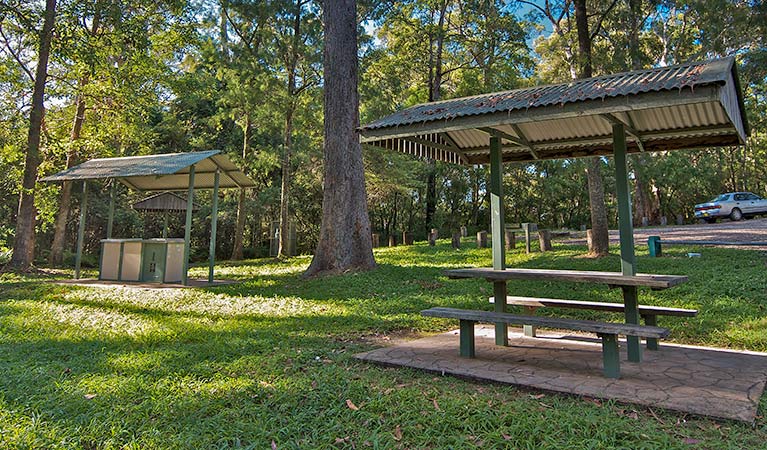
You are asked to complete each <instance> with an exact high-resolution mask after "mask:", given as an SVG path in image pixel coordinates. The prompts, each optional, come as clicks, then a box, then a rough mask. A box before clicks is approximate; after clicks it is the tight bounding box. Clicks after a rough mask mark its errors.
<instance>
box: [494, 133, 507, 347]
mask: <svg viewBox="0 0 767 450" xmlns="http://www.w3.org/2000/svg"><path fill="white" fill-rule="evenodd" d="M490 222H491V226H492V232H493V242H492V243H493V269H494V270H504V269H505V268H506V253H505V252H506V247H505V244H504V242H503V240H504V234H505V228H506V226H505V223H504V222H505V220H504V207H503V160H502V154H501V139H500V138H499V137H497V136H491V137H490ZM506 292H507V291H506V282H505V281H496V282H494V283H493V295H494V296H495V298H496V299H497V301H496V302H495V311H496V312H506ZM495 344H496V345H502V346H507V345H509V331H508V325H507V324H506V323H500V322H499V323H496V324H495Z"/></svg>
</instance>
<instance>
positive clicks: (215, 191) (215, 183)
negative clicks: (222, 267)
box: [208, 170, 220, 283]
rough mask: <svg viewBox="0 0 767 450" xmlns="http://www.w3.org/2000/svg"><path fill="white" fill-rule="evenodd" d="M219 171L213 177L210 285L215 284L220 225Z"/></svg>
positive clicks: (209, 264)
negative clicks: (217, 227) (218, 227)
mask: <svg viewBox="0 0 767 450" xmlns="http://www.w3.org/2000/svg"><path fill="white" fill-rule="evenodd" d="M219 175H220V174H219V171H218V170H216V174H215V175H213V207H212V209H211V212H210V214H211V217H210V250H209V254H210V256H209V259H208V283H212V282H213V266H214V265H215V264H216V225H217V223H218V178H219Z"/></svg>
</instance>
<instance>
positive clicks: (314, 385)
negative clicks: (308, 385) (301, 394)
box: [312, 381, 317, 389]
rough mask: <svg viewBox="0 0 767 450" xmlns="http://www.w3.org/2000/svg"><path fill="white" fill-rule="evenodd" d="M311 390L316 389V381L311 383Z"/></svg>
mask: <svg viewBox="0 0 767 450" xmlns="http://www.w3.org/2000/svg"><path fill="white" fill-rule="evenodd" d="M312 389H317V381H312Z"/></svg>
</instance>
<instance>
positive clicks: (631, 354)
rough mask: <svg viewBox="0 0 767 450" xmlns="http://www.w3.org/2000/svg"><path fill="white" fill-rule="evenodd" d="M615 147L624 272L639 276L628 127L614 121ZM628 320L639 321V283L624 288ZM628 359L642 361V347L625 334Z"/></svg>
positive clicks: (637, 340)
mask: <svg viewBox="0 0 767 450" xmlns="http://www.w3.org/2000/svg"><path fill="white" fill-rule="evenodd" d="M613 150H614V157H615V191H616V195H617V197H618V228H619V230H620V243H621V272H622V273H623V275H625V276H634V275H636V255H635V254H634V229H633V225H632V223H631V191H630V189H629V180H628V168H627V164H626V129H625V125H623V123H614V124H613ZM623 303H624V311H625V315H626V323H633V324H639V304H638V303H639V302H638V293H637V288H636V286H627V287H624V288H623ZM626 344H627V349H628V359H629V361H633V362H640V361H641V360H642V346H641V343H640V342H639V337H638V336H626Z"/></svg>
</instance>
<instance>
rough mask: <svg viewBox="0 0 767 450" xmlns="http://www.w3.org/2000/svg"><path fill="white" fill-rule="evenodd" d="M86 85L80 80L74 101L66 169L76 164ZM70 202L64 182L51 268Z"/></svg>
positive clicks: (60, 246) (69, 187) (61, 241)
mask: <svg viewBox="0 0 767 450" xmlns="http://www.w3.org/2000/svg"><path fill="white" fill-rule="evenodd" d="M87 84H88V78H87V77H83V78H81V79H80V83H79V85H80V86H79V88H80V94H78V95H77V98H76V99H75V118H74V120H73V122H72V131H71V132H70V134H69V151H67V169H68V168H70V167H72V166H74V165H75V163H76V162H77V140H78V139H80V131H81V130H82V128H83V122H84V121H85V97H84V96H83V94H82V90H83V88H84V87H85V85H87ZM71 202H72V182H71V181H65V182H64V183H63V184H62V186H61V197H60V198H59V212H58V214H57V215H56V221H55V223H54V225H53V243H52V244H51V254H50V256H49V258H48V263H49V264H50V265H52V266H56V265H60V264H61V262H62V260H63V254H64V240H65V238H66V231H67V221H68V220H69V210H70V206H71Z"/></svg>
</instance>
